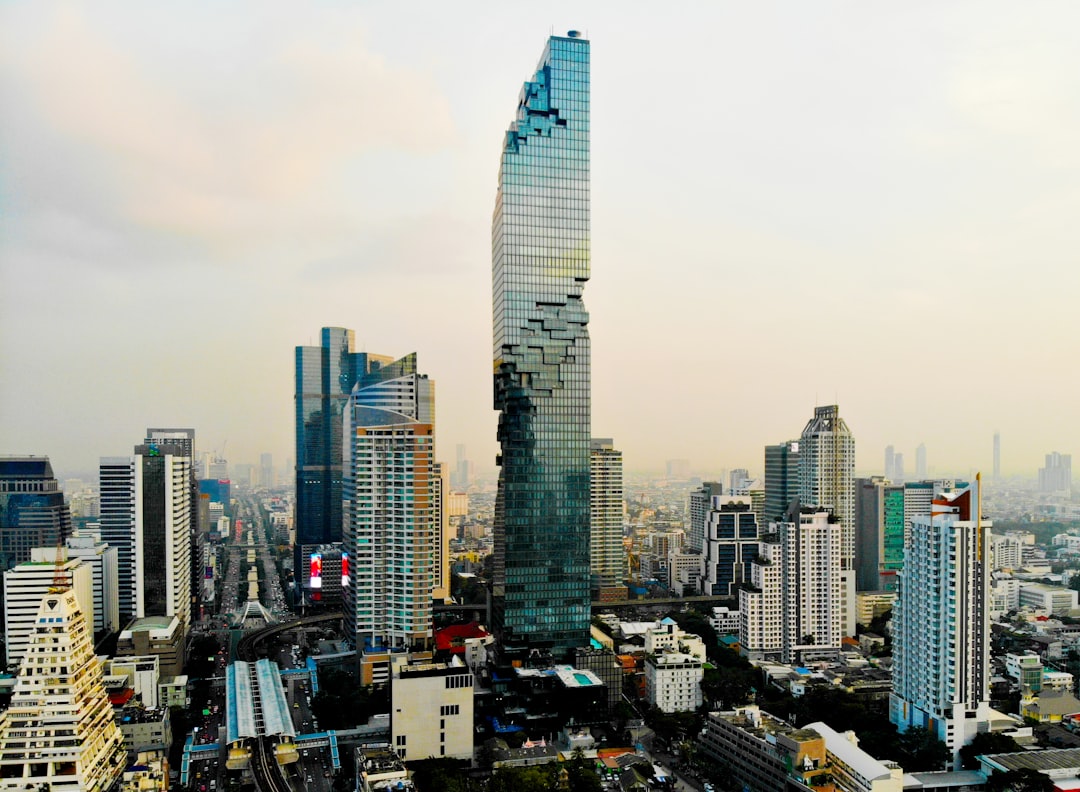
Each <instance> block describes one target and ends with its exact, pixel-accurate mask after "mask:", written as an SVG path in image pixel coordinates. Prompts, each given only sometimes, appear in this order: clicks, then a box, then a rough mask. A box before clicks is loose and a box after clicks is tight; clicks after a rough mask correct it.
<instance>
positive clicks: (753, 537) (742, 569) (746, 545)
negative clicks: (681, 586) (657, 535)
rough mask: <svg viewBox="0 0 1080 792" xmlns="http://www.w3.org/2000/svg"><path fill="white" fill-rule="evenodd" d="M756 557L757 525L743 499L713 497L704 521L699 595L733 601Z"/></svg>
mask: <svg viewBox="0 0 1080 792" xmlns="http://www.w3.org/2000/svg"><path fill="white" fill-rule="evenodd" d="M757 553H758V522H757V516H756V515H755V514H754V512H753V510H752V507H751V502H750V497H749V496H747V495H717V496H714V497H713V499H712V503H711V504H710V508H709V510H708V512H707V513H706V517H705V547H704V550H703V551H702V576H701V580H700V586H701V593H702V594H709V595H713V596H717V597H737V596H738V586H739V584H740V583H744V582H746V583H748V582H749V579H750V576H749V570H750V563H751V562H752V561H753V560H754V557H755V556H756V555H757Z"/></svg>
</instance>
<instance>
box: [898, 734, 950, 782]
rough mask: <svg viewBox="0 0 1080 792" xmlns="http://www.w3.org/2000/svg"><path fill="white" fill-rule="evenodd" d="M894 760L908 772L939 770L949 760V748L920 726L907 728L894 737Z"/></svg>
mask: <svg viewBox="0 0 1080 792" xmlns="http://www.w3.org/2000/svg"><path fill="white" fill-rule="evenodd" d="M895 745H896V752H897V754H899V755H898V756H897V757H896V761H897V762H899V763H900V766H901V767H903V768H904V770H906V771H908V772H909V773H925V772H928V771H933V770H941V769H943V768H944V767H945V765H946V764H947V763H948V762H949V758H950V757H949V748H948V746H946V745H945V743H943V742H942V741H941V740H939V739H938V738H937V737H935V736H934V733H933V732H931V731H930V730H929V729H924V728H922V727H921V726H916V727H915V728H912V729H908V730H907V731H906V732H904V733H903V734H901V735H899V736H897V738H896V742H895Z"/></svg>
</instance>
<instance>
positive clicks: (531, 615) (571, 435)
mask: <svg viewBox="0 0 1080 792" xmlns="http://www.w3.org/2000/svg"><path fill="white" fill-rule="evenodd" d="M590 244H591V240H590V236H589V42H588V41H587V40H585V39H583V38H581V37H580V35H579V34H578V33H577V32H576V31H571V32H570V33H569V34H567V36H565V37H563V36H551V37H550V38H549V39H548V42H547V45H546V46H545V47H544V51H543V54H542V55H541V57H540V62H539V64H538V65H537V68H536V71H535V73H534V74H533V75H532V76H531V77H530V79H529V80H528V81H527V82H526V83H525V85H524V87H523V88H522V90H521V93H520V96H519V100H518V106H517V110H516V113H515V119H514V121H513V122H512V123H511V125H510V128H509V129H508V130H507V132H506V134H505V136H504V138H503V148H502V155H501V161H500V167H499V185H498V193H497V195H496V199H495V211H494V214H493V217H492V279H493V289H492V291H493V299H494V311H493V313H494V317H493V318H494V339H493V340H494V345H493V346H494V349H493V352H494V365H495V409H496V410H498V412H499V428H498V439H499V446H500V454H499V457H498V461H499V465H500V470H499V484H498V495H497V501H496V508H495V520H494V534H495V537H494V538H495V548H494V570H493V584H492V600H493V601H492V605H493V608H492V621H493V629H494V632H495V634H496V636H497V637H498V639H499V640H500V641H501V642H502V644H503V645H504V646H506V647H515V648H539V649H550V650H552V651H553V652H554V653H556V654H560V655H564V656H565V655H568V654H569V653H570V652H572V651H573V649H574V648H575V647H580V646H585V645H587V644H588V643H589V619H590V610H589V562H590V558H589V551H590V547H589V440H590V401H591V395H590V374H589V371H590V348H589V333H588V323H589V315H588V312H587V311H586V310H585V305H584V303H583V301H582V292H583V290H584V286H585V283H586V282H587V281H588V279H589V259H590V255H589V247H590Z"/></svg>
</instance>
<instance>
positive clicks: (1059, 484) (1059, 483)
mask: <svg viewBox="0 0 1080 792" xmlns="http://www.w3.org/2000/svg"><path fill="white" fill-rule="evenodd" d="M1039 492H1055V493H1061V494H1063V495H1066V496H1068V495H1070V494H1071V493H1072V455H1071V454H1059V453H1058V452H1057V451H1053V452H1051V453H1049V454H1047V455H1046V466H1045V467H1041V468H1039Z"/></svg>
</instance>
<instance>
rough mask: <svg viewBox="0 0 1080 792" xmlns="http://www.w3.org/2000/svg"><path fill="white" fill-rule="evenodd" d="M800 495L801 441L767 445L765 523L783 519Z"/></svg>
mask: <svg viewBox="0 0 1080 792" xmlns="http://www.w3.org/2000/svg"><path fill="white" fill-rule="evenodd" d="M798 497H799V441H798V440H789V441H788V442H786V443H779V444H777V445H769V446H765V512H764V520H763V521H762V522H763V523H768V522H776V521H778V520H781V519H783V517H784V514H785V512H787V509H788V506H790V505H791V502H792V501H794V500H796V499H797V498H798Z"/></svg>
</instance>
